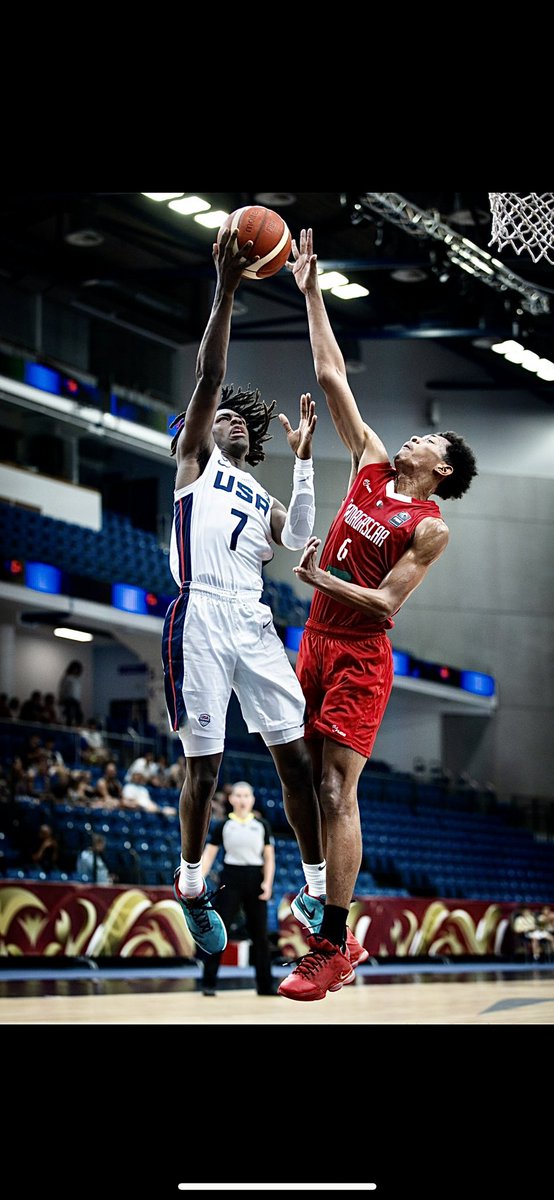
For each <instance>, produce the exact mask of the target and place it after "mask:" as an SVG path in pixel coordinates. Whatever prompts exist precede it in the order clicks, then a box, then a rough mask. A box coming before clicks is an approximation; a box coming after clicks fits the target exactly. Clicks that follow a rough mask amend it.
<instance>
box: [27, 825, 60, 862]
mask: <svg viewBox="0 0 554 1200" xmlns="http://www.w3.org/2000/svg"><path fill="white" fill-rule="evenodd" d="M38 836H39V844H38V846H37V849H36V850H35V851H34V853H33V854H32V855H31V858H32V860H33V862H34V863H36V865H37V867H40V869H41V871H46V872H48V871H50V870H51V869H52V867H55V866H56V864H57V862H58V854H59V846H58V842H57V839H56V838H55V837H54V831H53V829H52V826H51V825H41V826H40V829H39V831H38Z"/></svg>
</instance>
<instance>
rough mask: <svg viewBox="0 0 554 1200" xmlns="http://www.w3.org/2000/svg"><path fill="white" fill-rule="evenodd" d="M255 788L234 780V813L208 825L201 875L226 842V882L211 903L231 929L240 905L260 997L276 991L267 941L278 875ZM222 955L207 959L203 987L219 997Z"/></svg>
mask: <svg viewBox="0 0 554 1200" xmlns="http://www.w3.org/2000/svg"><path fill="white" fill-rule="evenodd" d="M254 800H255V797H254V792H253V790H252V788H251V786H250V784H249V783H245V782H244V781H243V780H241V781H240V782H239V783H235V784H233V789H232V791H231V792H230V794H229V803H230V804H231V806H232V808H233V812H232V813H229V815H228V816H227V817H225V819H224V820H223V821H218V822H217V823H216V824H215V825H214V826H213V827H212V829H211V830H210V832H209V834H208V840H207V843H206V847H205V850H204V855H203V857H202V874H203V876H204V878H206V877H207V876H208V874H209V872H210V870H211V868H212V866H213V863H214V862H215V859H216V857H217V854H218V851H219V847H220V846H223V850H224V859H223V870H222V872H221V880H220V882H221V883H222V884H225V887H224V888H223V889H222V890H221V891H220V892H218V893H217V894H216V895H215V896H214V897H213V900H212V904H213V906H214V908H215V909H216V911H217V912H218V913H219V915H220V917H221V919H222V921H223V923H224V925H225V926H226V928H227V930H229V928H230V925H231V922H232V920H233V918H234V917H235V915H236V913H237V912H238V909H239V907H240V906H241V905H242V908H243V910H244V914H245V917H246V924H247V928H248V932H249V935H250V937H251V939H252V945H253V948H254V961H255V967H256V987H257V990H258V995H259V996H273V995H274V994H275V989H274V987H273V984H272V980H271V966H270V959H269V945H268V940H267V901H268V900H270V899H271V891H272V887H273V876H274V874H275V851H274V848H273V838H272V836H271V829H270V827H269V825H268V823H267V821H266V820H265V818H264V817H262V816H260V815H259V814H258V813H255V812H252V809H253V808H254ZM220 960H221V954H211V955H210V957H209V958H208V959H207V960H206V962H205V964H204V978H203V984H202V988H203V992H204V995H205V996H215V982H216V978H217V972H218V968H219V963H220Z"/></svg>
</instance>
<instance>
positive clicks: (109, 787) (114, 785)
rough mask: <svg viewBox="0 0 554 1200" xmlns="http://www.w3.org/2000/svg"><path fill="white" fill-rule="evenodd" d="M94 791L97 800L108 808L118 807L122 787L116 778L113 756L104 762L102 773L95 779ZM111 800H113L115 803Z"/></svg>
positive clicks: (100, 805) (99, 805)
mask: <svg viewBox="0 0 554 1200" xmlns="http://www.w3.org/2000/svg"><path fill="white" fill-rule="evenodd" d="M95 791H96V795H97V797H98V800H99V801H102V802H104V804H106V805H107V806H108V807H110V808H119V804H120V801H121V793H122V791H123V788H122V785H121V784H120V782H119V779H118V778H117V764H116V762H115V761H114V760H113V758H111V759H109V761H108V762H107V763H106V765H105V767H104V773H103V775H101V776H100V779H98V780H97V781H96V788H95ZM111 801H115V804H113V803H110V802H111ZM98 807H102V804H98Z"/></svg>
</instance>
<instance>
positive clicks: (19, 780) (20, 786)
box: [8, 754, 26, 797]
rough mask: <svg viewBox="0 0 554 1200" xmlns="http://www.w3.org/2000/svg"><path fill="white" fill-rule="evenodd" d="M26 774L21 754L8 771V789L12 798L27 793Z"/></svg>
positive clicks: (14, 759)
mask: <svg viewBox="0 0 554 1200" xmlns="http://www.w3.org/2000/svg"><path fill="white" fill-rule="evenodd" d="M25 783H26V772H25V767H24V766H23V759H22V758H21V755H20V754H16V755H15V756H14V758H13V759H12V762H11V765H10V768H9V771H8V787H9V790H10V794H11V796H12V797H14V796H21V795H23V794H24V791H25Z"/></svg>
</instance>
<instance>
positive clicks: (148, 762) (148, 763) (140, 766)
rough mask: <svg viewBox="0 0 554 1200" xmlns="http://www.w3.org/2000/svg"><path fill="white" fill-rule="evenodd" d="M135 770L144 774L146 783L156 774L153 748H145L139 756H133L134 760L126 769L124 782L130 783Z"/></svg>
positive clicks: (157, 769) (156, 765) (156, 768)
mask: <svg viewBox="0 0 554 1200" xmlns="http://www.w3.org/2000/svg"><path fill="white" fill-rule="evenodd" d="M136 771H140V773H141V775H144V778H145V779H146V780H148V783H150V781H151V779H153V778H154V776H156V775H157V774H158V771H159V767H158V764H157V762H154V751H153V750H146V751H145V752H144V754H142V755H141V756H140V757H139V758H135V760H134V762H132V763H131V766H130V767H128V769H127V772H126V775H125V783H130V781H131V779H132V777H133V775H134V774H135V772H136Z"/></svg>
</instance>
